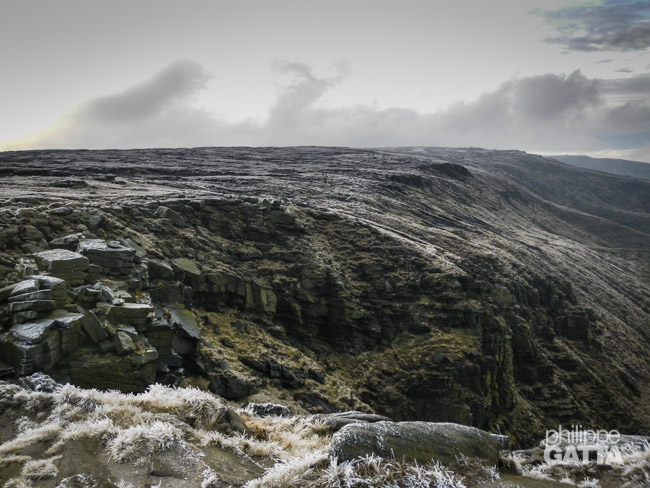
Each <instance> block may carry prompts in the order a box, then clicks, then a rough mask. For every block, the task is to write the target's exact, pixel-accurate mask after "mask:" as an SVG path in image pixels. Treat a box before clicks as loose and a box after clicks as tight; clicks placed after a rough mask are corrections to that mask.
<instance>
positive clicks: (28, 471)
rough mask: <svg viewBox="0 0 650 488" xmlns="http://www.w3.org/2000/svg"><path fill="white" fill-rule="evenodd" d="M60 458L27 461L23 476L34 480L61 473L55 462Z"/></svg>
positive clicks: (22, 472)
mask: <svg viewBox="0 0 650 488" xmlns="http://www.w3.org/2000/svg"><path fill="white" fill-rule="evenodd" d="M58 460H59V457H53V458H48V459H33V460H31V461H27V462H26V463H25V465H24V466H23V469H22V471H21V472H20V474H21V476H22V477H23V478H25V479H28V480H34V481H36V480H45V479H48V478H54V477H55V476H56V475H57V474H59V470H58V469H57V467H56V464H55V462H56V461H58Z"/></svg>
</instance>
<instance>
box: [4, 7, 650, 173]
mask: <svg viewBox="0 0 650 488" xmlns="http://www.w3.org/2000/svg"><path fill="white" fill-rule="evenodd" d="M649 47H650V0H642V1H629V0H603V1H590V2H582V1H573V2H566V1H561V0H490V1H485V0H471V1H470V0H450V1H446V0H435V1H434V0H417V1H416V0H394V1H386V0H343V1H338V0H327V1H318V2H317V1H310V0H273V1H269V0H254V1H253V0H232V1H219V0H185V1H182V2H181V1H177V0H174V1H168V0H137V1H133V0H128V1H125V0H111V1H106V2H100V1H94V0H55V1H54V0H0V60H1V62H2V71H1V76H0V150H7V149H33V148H91V149H92V148H133V147H181V146H182V147H191V146H222V145H226V146H228V145H255V146H259V145H308V144H324V145H350V146H389V145H432V146H481V147H487V148H514V149H522V150H526V151H529V152H536V153H540V152H541V153H580V154H590V155H594V156H607V157H624V158H628V159H636V160H641V161H648V162H650V51H649Z"/></svg>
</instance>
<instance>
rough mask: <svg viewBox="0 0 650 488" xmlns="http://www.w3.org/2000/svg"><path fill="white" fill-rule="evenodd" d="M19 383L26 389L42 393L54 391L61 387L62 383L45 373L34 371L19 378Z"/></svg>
mask: <svg viewBox="0 0 650 488" xmlns="http://www.w3.org/2000/svg"><path fill="white" fill-rule="evenodd" d="M18 384H19V385H20V386H22V387H23V388H25V389H26V390H31V391H38V392H42V393H54V392H55V391H57V390H58V389H60V388H61V385H60V384H59V383H57V382H56V381H54V380H53V379H52V378H50V377H49V376H48V375H46V374H43V373H34V374H31V375H29V376H24V377H22V378H20V379H19V380H18Z"/></svg>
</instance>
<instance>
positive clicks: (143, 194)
mask: <svg viewBox="0 0 650 488" xmlns="http://www.w3.org/2000/svg"><path fill="white" fill-rule="evenodd" d="M0 189H1V193H0V194H1V197H0V199H1V201H2V207H1V209H0V288H1V289H0V299H1V300H2V302H3V304H2V309H1V310H2V311H1V312H0V320H1V322H0V326H1V327H2V328H3V331H4V332H3V334H2V336H1V340H0V358H1V360H2V363H1V364H0V372H2V373H4V374H5V377H6V379H12V378H14V377H15V375H16V374H19V375H29V374H32V373H34V372H36V371H41V372H46V373H47V374H48V375H50V376H51V377H53V378H54V379H55V380H57V381H60V382H63V383H65V382H70V383H72V384H73V385H76V386H78V387H82V388H99V389H115V390H121V391H123V392H143V391H145V390H146V389H147V387H148V386H149V385H150V384H151V383H154V382H160V383H163V384H167V385H175V386H182V387H190V386H192V387H198V388H201V389H204V390H209V391H211V392H213V393H215V394H217V395H219V396H220V397H222V398H224V399H225V400H224V401H230V402H234V404H235V405H238V406H243V405H244V404H246V403H248V402H275V403H280V404H283V405H286V406H288V407H289V408H291V409H292V410H293V411H294V412H298V413H303V414H306V413H312V414H315V413H332V412H336V411H345V410H357V411H362V412H373V413H376V414H380V415H383V416H386V417H389V418H391V419H393V420H395V421H415V420H418V421H435V422H440V421H443V422H456V423H459V424H465V425H472V426H475V427H478V428H480V429H485V430H488V431H490V432H495V433H502V434H508V435H509V436H511V438H512V440H513V442H514V444H515V445H516V446H522V447H523V446H529V445H531V444H532V443H533V442H536V441H538V440H539V438H540V436H542V435H543V433H544V430H545V429H550V428H557V426H558V424H562V425H571V424H582V425H585V426H590V427H591V428H607V429H619V430H621V431H622V432H624V433H630V434H642V435H648V434H650V402H649V401H648V400H649V398H650V387H649V385H650V381H649V380H650V356H648V354H647V351H648V347H649V346H650V333H649V331H650V265H649V264H650V182H644V181H641V180H635V179H631V178H626V177H623V176H616V175H607V174H604V173H597V172H593V171H586V170H583V169H580V168H575V167H571V166H567V165H565V164H561V163H559V162H557V161H554V160H549V159H545V158H542V157H539V156H532V155H529V154H526V153H523V152H519V151H488V150H482V149H475V148H464V149H454V148H382V149H349V148H322V147H299V148H200V149H170V150H163V149H158V150H130V151H113V150H107V151H27V152H15V153H13V152H5V153H0ZM2 287H4V288H2Z"/></svg>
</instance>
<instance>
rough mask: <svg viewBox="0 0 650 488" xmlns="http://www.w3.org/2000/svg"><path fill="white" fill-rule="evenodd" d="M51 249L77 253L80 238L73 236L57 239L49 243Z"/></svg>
mask: <svg viewBox="0 0 650 488" xmlns="http://www.w3.org/2000/svg"><path fill="white" fill-rule="evenodd" d="M47 247H49V248H50V249H67V250H68V251H76V250H77V248H78V247H79V236H78V235H76V234H72V235H69V236H64V237H57V238H56V239H52V240H51V241H50V242H48V243H47Z"/></svg>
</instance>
